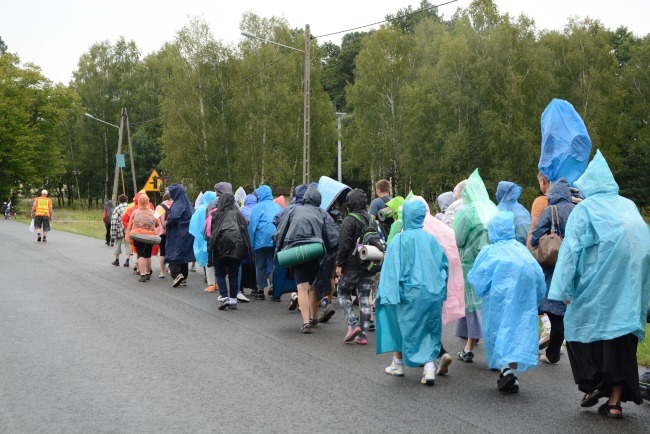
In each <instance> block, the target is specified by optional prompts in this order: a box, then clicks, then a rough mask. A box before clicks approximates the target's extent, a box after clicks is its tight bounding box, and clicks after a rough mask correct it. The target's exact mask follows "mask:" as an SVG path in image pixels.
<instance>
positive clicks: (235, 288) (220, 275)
mask: <svg viewBox="0 0 650 434" xmlns="http://www.w3.org/2000/svg"><path fill="white" fill-rule="evenodd" d="M240 265H241V260H239V259H235V258H221V259H216V260H215V261H214V275H215V277H216V278H217V285H218V286H219V294H220V295H221V296H222V297H230V298H237V292H239V284H238V281H239V266H240ZM226 276H228V286H226Z"/></svg>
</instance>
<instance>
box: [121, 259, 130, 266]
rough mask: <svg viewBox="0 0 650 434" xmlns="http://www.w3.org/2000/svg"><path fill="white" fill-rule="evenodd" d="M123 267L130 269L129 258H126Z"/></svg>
mask: <svg viewBox="0 0 650 434" xmlns="http://www.w3.org/2000/svg"><path fill="white" fill-rule="evenodd" d="M122 266H123V267H126V268H129V258H126V261H124V265H122Z"/></svg>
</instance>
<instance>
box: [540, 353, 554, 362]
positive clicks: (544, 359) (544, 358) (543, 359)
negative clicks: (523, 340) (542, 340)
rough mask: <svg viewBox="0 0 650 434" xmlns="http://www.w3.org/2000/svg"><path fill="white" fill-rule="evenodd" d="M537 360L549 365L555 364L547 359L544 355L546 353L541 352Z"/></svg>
mask: <svg viewBox="0 0 650 434" xmlns="http://www.w3.org/2000/svg"><path fill="white" fill-rule="evenodd" d="M539 361H540V362H544V363H547V364H549V365H557V362H551V361H550V360H549V359H548V357H546V354H542V355H541V356H539Z"/></svg>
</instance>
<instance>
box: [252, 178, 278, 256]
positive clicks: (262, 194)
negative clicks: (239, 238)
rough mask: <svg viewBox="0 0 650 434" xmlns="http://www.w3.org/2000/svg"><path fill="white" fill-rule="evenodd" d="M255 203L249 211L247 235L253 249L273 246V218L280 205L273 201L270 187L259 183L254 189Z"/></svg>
mask: <svg viewBox="0 0 650 434" xmlns="http://www.w3.org/2000/svg"><path fill="white" fill-rule="evenodd" d="M255 195H256V196H257V204H256V205H255V206H254V207H253V210H252V211H251V219H250V223H249V224H248V236H249V237H250V240H251V244H252V246H253V250H259V249H261V248H263V247H273V238H272V237H273V234H274V233H275V225H274V224H273V218H274V217H275V216H276V215H277V213H279V212H280V211H282V207H281V206H280V205H278V204H277V203H275V202H273V194H272V192H271V187H269V186H268V185H260V186H259V187H258V188H257V190H255Z"/></svg>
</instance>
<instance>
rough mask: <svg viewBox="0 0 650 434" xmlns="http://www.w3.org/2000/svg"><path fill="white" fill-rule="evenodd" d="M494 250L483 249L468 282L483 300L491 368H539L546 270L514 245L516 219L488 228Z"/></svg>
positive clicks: (498, 220)
mask: <svg viewBox="0 0 650 434" xmlns="http://www.w3.org/2000/svg"><path fill="white" fill-rule="evenodd" d="M488 232H489V235H490V240H491V241H492V244H489V245H486V246H484V247H483V249H481V252H480V253H479V255H478V257H477V258H476V261H475V262H474V267H472V269H471V270H470V272H469V273H468V274H467V280H468V281H469V283H470V284H471V285H472V287H473V288H474V291H475V292H476V295H478V296H479V297H483V338H484V339H485V353H486V356H487V362H488V366H489V367H490V368H491V369H494V368H496V369H499V368H501V367H502V366H503V365H507V364H508V363H514V362H516V363H518V366H517V371H519V372H524V371H526V370H528V369H529V368H531V367H534V366H537V353H538V342H537V339H538V333H539V332H538V329H537V305H538V304H539V301H540V300H541V299H542V297H543V296H544V292H545V291H546V285H545V283H544V274H543V273H542V269H541V267H540V266H539V264H538V263H537V261H536V260H535V258H533V256H532V255H531V254H530V252H529V251H528V249H527V248H526V247H525V246H524V245H522V244H521V243H520V242H518V241H517V240H516V239H515V230H514V214H513V213H512V212H510V211H500V212H499V213H498V214H497V215H496V216H494V217H493V218H492V219H491V220H490V222H489V223H488Z"/></svg>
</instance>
